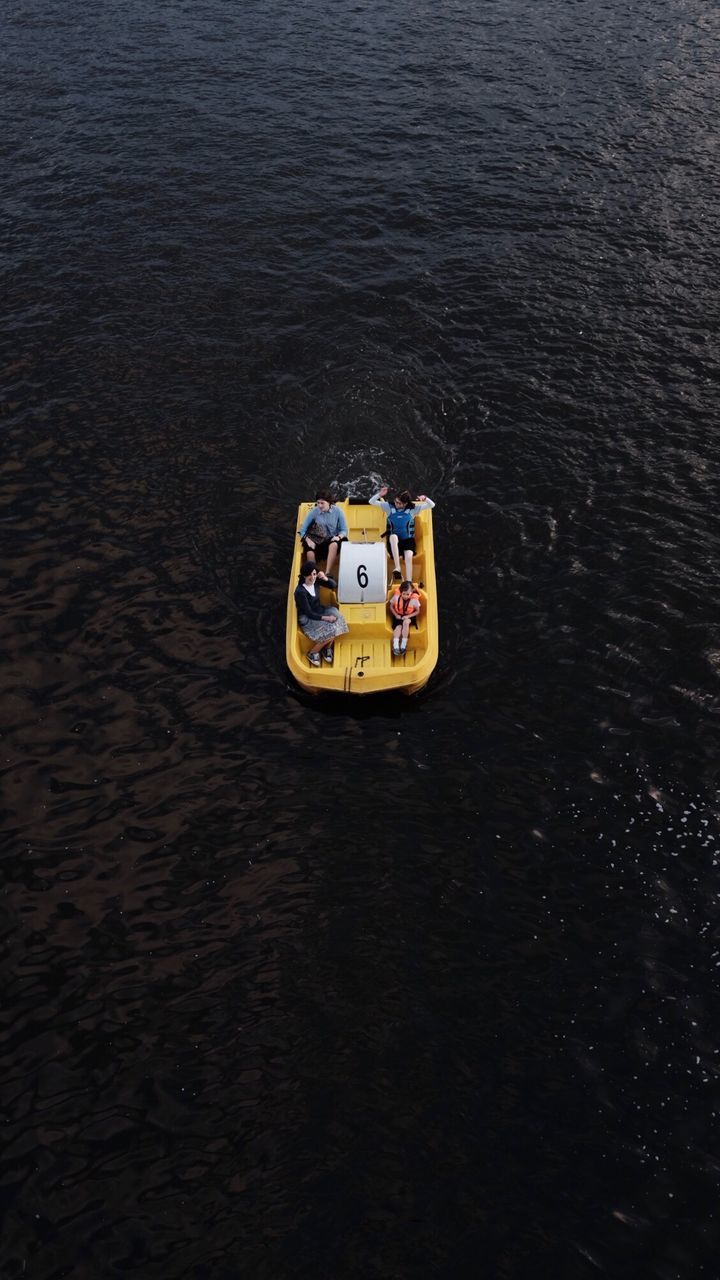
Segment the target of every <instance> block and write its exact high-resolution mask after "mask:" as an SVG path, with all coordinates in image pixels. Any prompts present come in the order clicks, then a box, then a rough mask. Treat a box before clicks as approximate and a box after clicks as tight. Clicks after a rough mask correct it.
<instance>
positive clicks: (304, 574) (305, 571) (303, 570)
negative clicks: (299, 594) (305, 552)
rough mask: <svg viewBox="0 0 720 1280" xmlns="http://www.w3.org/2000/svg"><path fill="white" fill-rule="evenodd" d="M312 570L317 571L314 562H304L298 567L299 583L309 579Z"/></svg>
mask: <svg viewBox="0 0 720 1280" xmlns="http://www.w3.org/2000/svg"><path fill="white" fill-rule="evenodd" d="M313 569H315V570H316V571H317V565H316V563H315V561H314V560H306V561H305V563H304V564H301V565H300V582H301V583H302V582H304V581H305V579H306V578H309V577H310V574H311V573H312V571H313Z"/></svg>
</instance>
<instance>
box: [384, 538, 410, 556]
mask: <svg viewBox="0 0 720 1280" xmlns="http://www.w3.org/2000/svg"><path fill="white" fill-rule="evenodd" d="M389 550H390V534H388V551H389ZM398 551H399V552H400V555H403V554H404V552H406V551H412V553H413V555H414V554H415V539H414V538H398Z"/></svg>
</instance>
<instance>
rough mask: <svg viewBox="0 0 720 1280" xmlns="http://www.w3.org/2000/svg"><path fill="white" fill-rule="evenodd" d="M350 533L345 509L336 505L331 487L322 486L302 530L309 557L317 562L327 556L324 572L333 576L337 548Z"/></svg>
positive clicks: (300, 535) (306, 553)
mask: <svg viewBox="0 0 720 1280" xmlns="http://www.w3.org/2000/svg"><path fill="white" fill-rule="evenodd" d="M347 536H348V527H347V521H346V519H345V515H344V512H342V511H341V510H340V509H339V508H338V507H336V506H335V498H334V497H333V495H332V494H331V493H330V491H329V490H328V489H320V490H319V491H318V492H317V493H316V494H315V506H314V507H313V508H312V510H310V511H308V513H307V515H306V517H305V519H304V520H303V522H302V524H301V525H300V530H299V537H300V538H301V540H302V544H303V547H304V548H305V558H306V560H309V561H310V562H311V563H314V562H316V561H317V562H319V561H320V560H325V559H326V560H327V564H326V566H325V572H326V573H327V574H328V576H329V577H332V571H333V568H334V565H335V561H336V560H337V556H338V548H339V546H340V543H341V542H344V541H346V540H347Z"/></svg>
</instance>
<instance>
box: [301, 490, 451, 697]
mask: <svg viewBox="0 0 720 1280" xmlns="http://www.w3.org/2000/svg"><path fill="white" fill-rule="evenodd" d="M313 505H314V504H313V503H312V502H303V503H301V505H300V507H299V509H298V519H297V524H296V527H295V534H296V536H295V551H294V555H293V562H292V569H291V573H290V584H289V588H288V601H287V627H286V636H287V639H286V654H287V664H288V666H289V668H290V670H291V671H292V674H293V675H294V677H295V679H296V680H297V682H298V684H300V685H301V686H302V688H303V689H306V690H307V691H308V692H309V693H322V692H327V693H353V694H366V693H381V692H388V691H390V690H393V689H395V690H399V691H401V692H405V693H418V692H419V690H420V689H422V688H423V686H424V685H426V684H427V682H428V680H429V678H430V674H431V672H432V671H433V668H434V667H435V664H436V663H437V660H438V610H437V590H436V583H435V555H434V549H433V531H432V510H426V511H420V512H419V513H418V515H417V516H416V517H415V543H416V546H417V551H416V553H415V555H414V557H413V581H414V583H415V586H416V588H417V589H418V594H419V595H420V598H421V601H422V609H421V612H420V617H419V619H418V625H417V627H411V628H410V636H409V639H408V647H407V652H406V653H405V654H404V655H403V656H402V657H400V658H395V657H393V654H392V625H391V621H390V610H389V609H388V607H387V600H389V599H390V596H391V595H392V594H393V591H394V590H395V588H396V586H397V583H395V584H393V585H391V578H392V570H393V563H392V560H391V558H390V557H389V556H388V557H387V582H388V589H387V599H386V603H385V605H382V604H339V602H338V600H337V598H336V596H335V594H334V592H331V591H327V590H322V591H321V596H320V598H321V599H322V600H324V601H325V602H326V603H327V604H334V605H337V606H338V608H339V609H340V611H341V613H342V614H343V617H344V618H345V621H346V622H347V624H348V626H349V628H350V631H349V634H348V635H345V636H340V637H339V638H338V639H337V640H336V641H335V661H334V662H333V664H332V666H330V665H329V664H328V663H326V662H325V661H324V660H322V663H321V666H320V667H311V666H310V663H309V662H308V659H307V654H308V650H309V649H311V648H312V641H311V640H308V638H307V636H304V635H303V633H302V631H301V630H300V628H299V626H298V620H297V607H296V605H295V599H294V594H293V593H294V591H295V588H296V586H297V584H298V574H299V572H300V565H301V564H302V562H303V549H302V544H301V542H300V539H299V538H298V537H297V530H298V529H299V528H300V525H301V523H302V521H303V519H304V518H305V516H306V515H307V513H308V511H309V510H310V508H311V507H312V506H313ZM337 506H338V507H341V508H342V510H343V512H344V513H345V518H346V520H347V524H348V531H349V538H350V541H351V542H377V541H378V540H380V539H381V538H382V534H383V533H384V531H385V528H386V525H387V516H386V514H385V512H384V511H382V510H381V509H380V508H379V507H372V506H370V504H369V503H367V504H363V505H361V506H355V505H354V504H353V505H352V506H351V505H350V503H348V502H347V501H345V502H338V503H337ZM340 555H341V556H342V548H341V549H340ZM400 561H401V563H402V556H401V557H400ZM324 567H325V566H324V564H322V563H321V564H320V568H324ZM337 569H338V565H337V563H336V565H335V570H334V571H333V577H334V578H335V579H336V580H337Z"/></svg>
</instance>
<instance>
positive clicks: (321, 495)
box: [315, 489, 335, 506]
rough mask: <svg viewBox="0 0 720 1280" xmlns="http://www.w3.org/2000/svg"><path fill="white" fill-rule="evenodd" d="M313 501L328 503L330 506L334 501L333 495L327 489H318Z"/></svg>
mask: <svg viewBox="0 0 720 1280" xmlns="http://www.w3.org/2000/svg"><path fill="white" fill-rule="evenodd" d="M315 501H316V502H318V501H319V502H329V503H330V506H332V505H333V503H334V501H335V494H334V493H331V492H330V490H329V489H318V491H317V493H316V494H315Z"/></svg>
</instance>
